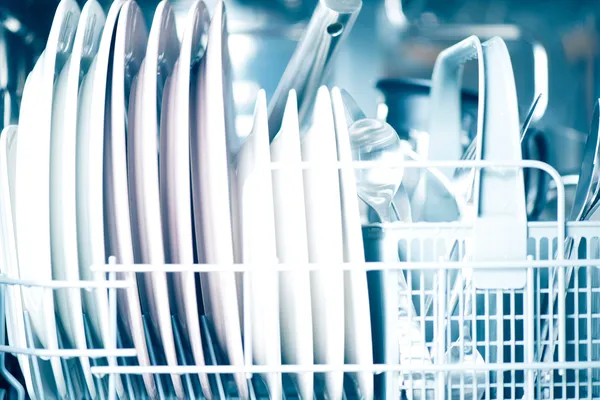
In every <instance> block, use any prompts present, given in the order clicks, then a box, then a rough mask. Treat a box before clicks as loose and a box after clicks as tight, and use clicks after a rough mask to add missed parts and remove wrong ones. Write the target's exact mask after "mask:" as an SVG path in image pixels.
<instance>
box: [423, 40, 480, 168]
mask: <svg viewBox="0 0 600 400" xmlns="http://www.w3.org/2000/svg"><path fill="white" fill-rule="evenodd" d="M472 59H477V73H478V92H479V94H480V95H479V96H478V107H477V121H478V123H477V137H480V136H481V134H482V132H483V125H482V121H483V111H484V109H485V96H481V94H482V93H485V92H486V87H485V85H486V79H485V78H486V69H485V64H484V62H483V47H482V45H481V41H480V40H479V38H478V37H477V36H469V37H468V38H466V39H464V40H462V41H460V42H458V43H457V44H455V45H453V46H451V47H448V48H447V49H445V50H443V51H442V52H441V53H440V54H439V56H438V58H437V59H436V61H435V65H434V67H433V75H432V78H431V92H430V109H429V110H430V118H429V135H430V140H429V155H428V159H430V160H434V161H439V160H459V159H460V157H461V155H462V146H461V144H460V129H461V125H460V118H461V113H460V106H461V104H460V94H461V86H462V75H463V70H464V69H463V65H464V64H465V63H466V62H467V61H469V60H472ZM454 169H455V168H440V170H441V171H442V173H443V174H444V175H446V176H447V177H448V178H449V179H451V178H452V176H453V174H454Z"/></svg>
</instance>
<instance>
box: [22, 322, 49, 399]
mask: <svg viewBox="0 0 600 400" xmlns="http://www.w3.org/2000/svg"><path fill="white" fill-rule="evenodd" d="M23 321H24V323H25V335H26V339H27V348H32V349H33V348H35V342H34V340H33V330H32V328H31V318H30V317H29V312H27V311H23ZM30 361H31V369H32V372H33V384H34V386H35V389H36V391H37V393H36V394H37V395H38V396H40V397H44V387H43V384H42V375H41V374H40V363H39V360H38V358H37V357H36V356H35V355H31V357H30Z"/></svg>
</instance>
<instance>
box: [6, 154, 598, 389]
mask: <svg viewBox="0 0 600 400" xmlns="http://www.w3.org/2000/svg"><path fill="white" fill-rule="evenodd" d="M399 166H402V167H403V168H421V169H422V168H432V167H433V168H437V167H467V168H477V169H481V168H493V169H514V168H537V169H541V170H543V171H545V172H546V173H548V174H549V175H550V176H551V178H552V180H554V182H555V186H556V191H557V218H556V221H553V222H526V221H524V223H526V224H527V228H528V237H529V241H530V243H531V246H530V252H529V256H528V257H527V259H524V260H522V261H510V262H506V261H502V260H498V261H490V262H477V263H474V262H470V261H451V260H448V259H444V258H443V257H439V258H437V259H435V258H434V259H433V260H430V261H423V260H422V259H421V260H419V261H412V260H409V261H403V262H367V263H358V264H357V263H342V264H339V265H332V264H327V265H320V264H261V265H249V264H231V265H222V264H219V265H214V264H202V265H142V264H134V265H124V264H117V263H116V260H115V258H114V257H111V258H110V259H109V263H108V264H105V265H94V266H91V269H92V270H93V271H97V272H100V273H105V274H107V276H108V281H105V282H97V281H96V282H85V281H79V282H73V281H23V280H19V279H14V278H11V277H6V276H0V287H3V286H6V285H12V286H17V287H39V288H42V289H43V290H44V291H45V292H47V293H50V292H51V291H53V290H60V289H64V288H80V289H87V290H107V291H108V293H109V305H110V306H109V309H110V323H111V329H112V331H111V332H112V338H113V340H112V341H111V343H109V345H108V346H106V347H105V348H103V349H88V350H79V349H59V350H53V351H49V350H47V349H42V348H35V346H34V345H33V342H30V343H28V344H30V346H28V347H27V348H16V347H13V346H7V345H1V346H0V353H3V352H6V353H11V354H25V355H28V356H30V358H31V360H34V361H33V364H34V369H35V367H36V365H37V364H36V362H37V361H36V360H39V359H47V358H48V357H59V358H61V359H63V360H65V361H66V360H68V359H73V358H75V359H76V358H78V357H89V358H91V359H93V360H98V359H107V360H115V359H116V358H119V359H120V360H131V359H135V356H136V351H135V349H132V348H125V347H124V346H122V343H121V342H120V338H119V336H118V329H117V326H118V316H117V304H116V303H117V291H118V290H128V289H130V288H131V287H132V284H133V283H132V281H131V279H135V274H134V273H153V272H164V273H178V272H190V271H193V272H196V273H206V272H215V271H232V272H239V273H241V274H242V275H243V293H244V297H245V298H247V296H245V294H246V293H248V292H249V290H250V287H249V286H250V280H249V279H248V277H249V274H250V273H252V271H254V270H256V269H258V268H260V269H261V270H269V269H271V270H276V271H285V270H306V271H314V270H317V269H319V268H339V269H341V270H344V271H350V270H358V271H366V272H367V273H368V272H369V271H386V270H387V271H402V272H401V273H404V274H405V276H406V278H407V280H408V281H409V282H410V283H411V284H409V285H408V291H409V293H408V295H409V296H411V298H412V299H413V301H414V302H415V304H423V301H424V300H423V298H424V296H427V295H433V296H436V295H437V296H438V298H437V299H435V300H434V303H435V304H436V306H434V307H433V308H434V312H433V315H428V314H421V315H418V313H417V314H416V315H414V316H411V317H412V318H413V320H414V321H415V322H416V323H419V324H420V325H421V326H422V327H424V329H423V333H422V334H423V336H424V339H425V342H426V345H427V347H428V349H429V350H430V352H431V353H432V354H434V357H433V361H432V362H431V363H425V362H422V363H414V364H410V365H406V364H404V365H401V364H393V365H392V364H376V363H374V364H371V365H349V364H345V365H312V366H297V365H280V366H265V365H254V364H253V356H252V354H253V353H252V338H251V330H250V329H246V330H245V332H244V337H243V340H244V357H245V363H244V365H243V366H230V365H216V364H217V358H218V356H217V352H218V349H216V348H215V346H214V343H212V340H211V339H210V327H209V326H208V325H207V321H206V319H204V318H203V319H202V325H203V331H204V333H205V334H206V335H208V337H209V340H208V342H209V346H210V348H209V349H208V350H209V351H208V352H207V354H208V355H207V358H210V360H207V364H209V365H206V366H195V365H192V363H191V362H187V363H186V364H187V365H180V366H177V367H169V366H164V365H153V366H151V367H140V366H136V365H129V364H131V363H127V364H125V363H123V362H121V363H120V365H117V364H116V363H115V362H109V365H99V363H96V362H94V363H93V366H92V373H93V374H94V375H95V376H97V377H98V379H100V378H101V377H104V376H108V385H107V387H106V390H105V391H103V392H101V393H106V396H107V398H109V399H115V398H116V391H115V377H116V376H117V375H120V376H124V377H125V386H126V387H127V389H128V391H129V394H130V395H135V397H136V398H139V397H140V395H141V394H142V392H140V391H143V389H141V385H139V384H138V385H137V386H136V383H135V381H134V379H133V377H135V376H140V375H141V374H144V373H152V374H154V376H155V378H156V380H157V382H158V383H159V385H158V387H159V394H160V396H161V397H165V398H168V397H169V393H170V392H169V388H168V387H166V386H167V384H166V380H164V381H163V380H161V376H166V375H168V374H181V375H183V376H188V377H189V376H192V375H194V374H197V373H201V372H202V373H208V374H210V375H211V376H215V377H216V378H217V379H214V380H213V381H212V382H211V383H212V384H213V386H212V388H213V390H214V394H215V396H217V397H218V398H225V397H229V396H230V394H231V393H230V391H229V388H228V385H227V384H226V379H221V378H222V377H226V376H227V375H228V374H232V373H234V372H245V373H246V374H247V376H248V379H249V385H250V387H251V391H250V393H251V397H252V398H262V397H261V395H260V394H258V392H260V390H258V389H256V388H255V386H260V380H259V379H258V380H256V374H259V373H267V372H278V373H282V374H284V375H285V374H293V373H300V372H313V373H324V372H328V371H343V372H347V373H349V372H361V371H366V372H373V373H374V374H376V375H377V374H396V375H397V376H398V378H399V379H401V380H402V388H403V390H404V393H405V394H406V396H407V397H408V398H411V399H413V398H414V399H418V398H419V399H420V398H422V399H425V398H427V399H429V398H435V399H446V398H480V397H478V396H479V392H478V390H479V384H478V383H476V380H475V379H474V378H475V377H476V375H477V374H478V373H483V374H484V375H485V376H486V378H485V384H484V388H483V389H484V392H485V394H484V398H489V399H491V398H531V397H534V396H535V397H536V398H556V399H559V398H564V399H566V398H593V397H595V396H597V394H598V393H599V392H600V380H599V379H597V375H598V373H597V372H598V371H600V354H599V353H598V348H600V336H599V335H598V333H600V332H596V331H595V330H594V329H595V327H596V326H600V313H596V312H593V310H592V308H593V307H592V306H593V304H592V303H593V301H596V302H598V301H597V300H599V299H600V297H598V298H596V293H598V295H597V296H600V288H596V287H593V285H592V283H593V282H592V281H593V275H594V274H595V273H596V266H600V256H599V255H598V248H600V245H598V244H597V243H598V242H599V240H598V236H600V235H599V234H598V232H600V231H599V229H600V223H596V222H566V220H565V212H564V209H565V194H564V185H563V182H562V181H561V178H560V175H559V174H558V173H557V171H556V170H554V169H553V168H552V167H550V166H548V165H547V164H544V163H541V162H538V161H529V160H522V161H517V162H505V163H498V162H488V161H483V160H478V161H436V162H433V161H405V162H402V163H400V162H385V163H382V162H377V163H373V162H365V161H362V162H349V163H342V162H338V163H331V164H327V165H324V164H319V165H318V166H315V165H314V164H309V163H304V162H303V163H298V165H296V164H294V165H293V166H291V165H288V164H280V163H272V165H271V166H270V167H269V168H270V169H271V170H272V169H280V168H290V167H294V168H302V169H305V168H311V167H318V168H327V167H330V168H337V169H339V168H350V169H356V168H373V167H390V168H392V167H399ZM377 230H379V231H381V232H385V233H386V234H387V235H388V236H391V237H393V236H394V235H396V236H397V238H398V240H399V241H400V240H405V241H413V242H417V243H421V247H420V248H418V249H420V250H418V251H420V252H421V253H423V252H424V247H423V245H422V243H425V242H426V241H427V240H428V239H433V238H435V239H436V240H438V241H441V242H444V243H445V248H442V249H441V250H440V251H441V254H447V250H448V246H451V245H452V244H453V243H455V242H456V241H460V240H461V239H466V238H468V237H469V236H470V235H472V231H473V225H472V224H468V223H464V222H447V223H412V224H397V223H396V224H383V225H382V224H378V225H374V226H369V227H365V231H364V232H366V233H367V234H366V235H365V238H366V239H365V240H366V241H367V240H368V239H367V238H368V232H370V231H377ZM567 234H568V236H569V237H573V238H574V239H575V240H576V242H577V244H578V245H579V249H580V252H579V253H578V258H577V259H576V260H564V254H563V252H561V251H558V252H557V253H556V259H553V257H552V255H553V254H554V251H552V250H553V249H558V248H559V247H560V246H559V244H561V243H564V242H565V238H566V236H567ZM492 239H493V238H490V240H492ZM388 242H389V243H394V240H392V241H388ZM395 245H396V246H397V245H398V244H397V242H396V243H395ZM442 247H444V246H442ZM582 248H583V250H582V251H581V249H582ZM462 254H464V246H463V248H462ZM434 256H435V255H434ZM459 260H460V258H459ZM574 264H576V267H575V268H576V270H577V272H576V273H575V274H574V276H573V279H574V284H573V287H572V288H571V285H570V284H569V282H567V280H566V275H565V269H566V268H570V267H573V266H574ZM486 268H493V269H497V268H504V269H526V270H527V285H526V286H525V288H523V289H518V290H515V289H510V290H503V289H497V290H489V289H488V290H479V289H474V288H473V289H471V293H470V294H471V295H472V296H473V297H475V298H477V297H483V298H484V299H485V304H484V311H483V314H479V312H475V313H472V314H473V315H472V316H470V318H472V322H473V325H472V326H473V329H474V330H476V329H477V328H478V327H479V326H481V325H482V324H483V326H484V329H483V332H484V336H483V337H481V330H480V332H479V333H477V332H474V334H473V336H474V338H475V346H474V347H475V348H477V349H478V350H479V349H481V351H482V352H483V353H484V354H485V355H489V354H490V347H494V346H495V347H496V348H502V351H500V350H498V351H497V352H496V353H497V356H498V357H497V358H496V359H488V360H485V362H484V363H475V362H465V359H464V358H463V355H461V360H460V361H461V362H460V363H458V364H457V363H448V362H447V361H446V358H445V357H444V354H445V351H446V350H447V349H446V347H447V344H448V343H450V342H451V341H452V340H453V338H452V335H453V333H452V332H453V329H452V328H451V329H445V326H446V324H448V325H449V326H452V325H453V324H455V325H456V324H461V325H462V324H463V323H464V321H465V317H466V316H465V314H464V312H463V307H462V304H463V302H464V301H465V299H466V295H465V292H464V291H461V293H460V296H458V297H459V298H458V301H459V306H458V310H459V312H458V315H453V314H452V313H450V314H448V312H449V310H448V309H447V308H446V307H447V306H448V304H447V303H448V302H447V300H448V298H447V294H448V293H447V289H448V288H449V287H450V286H449V285H451V284H452V283H453V282H452V279H454V278H455V277H456V273H457V272H458V271H467V270H473V269H486ZM549 271H556V276H557V287H556V291H557V292H558V293H566V294H567V295H566V296H557V301H556V303H557V306H556V307H554V306H553V305H552V306H549V307H548V308H547V310H543V304H542V303H543V301H542V298H541V297H542V296H547V297H548V298H550V296H551V295H552V294H553V293H552V291H553V290H554V289H555V287H554V286H555V285H554V284H553V281H551V280H550V279H546V278H545V276H546V275H544V273H546V274H547V276H550V275H549V274H548V272H549ZM118 273H122V274H119V276H126V277H128V278H126V279H117V274H118ZM426 273H432V274H434V279H433V284H432V285H431V286H429V287H427V286H426V285H425V286H420V287H419V286H417V289H416V290H414V289H413V285H412V283H413V282H415V281H419V282H423V280H424V274H426ZM545 280H546V281H547V282H546V283H544V282H545ZM536 293H537V294H536ZM490 298H495V299H496V303H497V304H500V303H501V302H504V301H508V302H509V311H510V312H509V313H508V314H504V313H502V314H500V313H497V314H494V313H492V312H491V310H490V309H489V300H490ZM499 298H500V299H502V300H501V301H500V300H498V299H499ZM593 298H594V299H593ZM582 299H583V303H582V301H580V300H582ZM492 300H493V299H492ZM567 303H569V308H568V307H567ZM584 304H585V306H583V305H584ZM249 306H250V305H249V302H248V301H244V318H245V320H244V326H245V327H250V326H251V325H250V324H251V320H250V318H249V315H250V312H249ZM486 307H488V308H486ZM517 310H520V311H517ZM0 317H2V318H0V322H4V320H3V319H4V317H5V316H4V315H0ZM24 317H25V321H26V329H27V333H28V334H29V336H31V335H32V332H31V327H30V324H28V323H27V321H28V316H27V315H25V316H24ZM468 318H469V317H467V319H468ZM498 321H500V322H498ZM544 321H547V322H548V325H549V326H550V330H551V331H552V329H553V326H554V325H555V324H556V332H555V333H556V335H554V332H551V334H550V336H549V338H548V339H545V340H543V338H540V335H541V333H540V332H541V325H542V323H543V322H544ZM575 321H576V323H575ZM493 323H496V334H495V336H493V335H491V334H490V332H492V330H491V329H490V324H493ZM505 325H508V331H507V334H506V338H503V337H498V335H502V334H503V333H502V332H503V331H504V326H505ZM442 326H443V327H444V328H442ZM175 327H176V329H175V330H177V323H176V324H175ZM428 329H429V330H433V331H435V332H438V333H440V334H441V335H442V336H441V337H444V336H445V339H444V340H432V339H431V338H429V337H427V331H428ZM518 329H522V330H523V333H522V335H520V336H519V338H517V335H516V331H517V330H518ZM569 329H572V330H573V332H570V331H569ZM592 331H593V332H592ZM498 332H501V333H498ZM176 336H177V339H176V340H179V341H180V340H181V338H180V335H178V333H177V332H176ZM594 336H598V339H594ZM437 337H438V338H439V337H440V336H439V335H438V336H437ZM118 344H119V345H118ZM544 345H547V346H548V348H549V349H551V354H552V357H550V359H549V360H540V358H539V357H540V356H539V354H540V351H541V347H542V346H544ZM507 349H508V351H509V353H510V352H512V355H513V356H512V357H511V358H508V359H503V358H502V356H501V354H503V353H505V352H506V350H507ZM178 351H179V353H180V355H182V346H180V345H178ZM517 352H518V353H519V354H520V355H519V356H516V355H515V354H516V353H517ZM567 353H568V355H567ZM584 353H585V354H584ZM461 354H464V347H462V346H461ZM182 359H183V360H185V357H183V358H182ZM152 361H153V363H155V361H156V360H152ZM211 361H212V362H211ZM211 364H212V365H211ZM517 375H518V378H517ZM415 376H420V377H421V378H422V377H424V376H433V377H434V381H433V382H434V384H433V386H429V385H428V384H426V385H423V384H422V383H423V382H422V380H420V378H419V379H415V378H414V377H415ZM34 377H35V378H36V379H39V372H38V373H37V374H34ZM469 377H470V378H471V380H470V381H469V380H468V379H469ZM492 378H493V379H492ZM593 378H595V380H594V379H593ZM257 382H258V385H256V383H257ZM185 383H186V388H187V389H186V390H188V394H189V395H190V398H192V397H196V398H202V397H201V396H202V395H201V392H200V391H199V390H198V388H197V386H196V384H195V383H194V382H192V381H191V380H190V379H189V378H188V379H186V380H185ZM37 385H38V386H37V387H38V388H40V387H41V386H39V385H41V383H40V382H37ZM349 386H350V388H348V389H347V391H346V395H345V397H347V398H355V397H354V396H359V397H360V394H359V393H356V392H354V394H353V395H348V393H350V392H352V390H356V388H355V387H352V385H349ZM345 387H346V386H345ZM15 389H17V391H19V388H18V387H15ZM22 389H23V388H22V387H21V388H20V392H19V393H22ZM469 389H473V390H471V391H470V392H469ZM469 393H470V395H469ZM267 395H268V393H267ZM318 395H319V394H318V393H317V396H318Z"/></svg>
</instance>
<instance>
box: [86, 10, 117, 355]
mask: <svg viewBox="0 0 600 400" xmlns="http://www.w3.org/2000/svg"><path fill="white" fill-rule="evenodd" d="M124 2H125V1H124V0H123V1H119V0H117V1H115V2H113V4H112V6H111V7H110V10H109V12H108V14H107V16H106V20H105V23H104V29H103V32H102V36H101V38H100V43H99V44H98V49H97V54H96V57H95V58H94V61H93V62H92V64H91V65H90V67H89V69H88V70H87V73H86V74H85V77H84V79H83V82H82V83H81V88H80V89H79V107H78V112H77V149H76V185H77V192H76V196H77V199H76V202H77V207H76V211H77V242H78V247H77V255H78V257H79V273H80V276H81V278H82V279H84V280H105V276H104V274H92V272H91V271H90V266H91V265H93V264H102V263H105V262H106V261H107V257H106V254H105V247H104V245H105V239H104V234H105V233H104V209H103V196H102V193H103V183H102V180H103V154H104V130H105V124H104V122H105V102H106V88H107V85H109V84H110V79H109V78H108V65H109V62H110V58H111V46H112V42H113V40H112V39H113V35H114V31H115V27H116V23H117V17H118V15H119V11H120V10H121V7H122V5H123V4H124ZM92 51H93V50H92ZM82 72H85V71H82ZM109 98H110V96H109ZM83 305H84V310H85V311H86V313H87V315H88V317H89V319H90V323H91V328H92V334H93V336H94V340H95V341H96V343H97V345H98V346H99V347H102V346H103V345H104V343H106V342H107V341H109V340H110V330H109V326H108V296H107V292H106V291H102V290H94V291H84V292H83Z"/></svg>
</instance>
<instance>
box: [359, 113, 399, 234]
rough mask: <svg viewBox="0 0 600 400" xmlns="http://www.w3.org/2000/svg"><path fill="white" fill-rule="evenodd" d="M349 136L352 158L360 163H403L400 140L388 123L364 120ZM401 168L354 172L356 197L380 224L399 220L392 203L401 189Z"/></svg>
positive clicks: (369, 169) (360, 121)
mask: <svg viewBox="0 0 600 400" xmlns="http://www.w3.org/2000/svg"><path fill="white" fill-rule="evenodd" d="M348 133H349V135H350V141H351V143H352V153H353V154H352V155H353V158H354V159H355V160H360V161H386V160H390V161H394V160H404V153H403V151H402V147H401V142H400V138H399V137H398V134H397V133H396V131H395V130H394V128H392V127H391V126H390V125H389V124H388V123H386V122H381V121H379V120H377V119H372V118H364V119H360V120H358V121H356V122H354V123H353V124H352V125H351V126H350V128H349V130H348ZM403 174H404V168H402V167H393V168H387V167H381V168H380V167H375V168H368V169H357V170H356V181H357V191H358V195H359V197H360V198H361V199H362V200H363V201H364V202H365V203H367V204H368V205H370V206H371V207H372V208H373V210H375V212H376V213H377V215H378V216H379V219H380V221H381V222H392V221H394V220H396V219H398V215H397V214H395V213H394V214H392V212H393V211H392V207H391V205H392V200H393V199H394V196H395V195H396V192H397V191H398V188H399V187H400V183H401V182H402V176H403Z"/></svg>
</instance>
